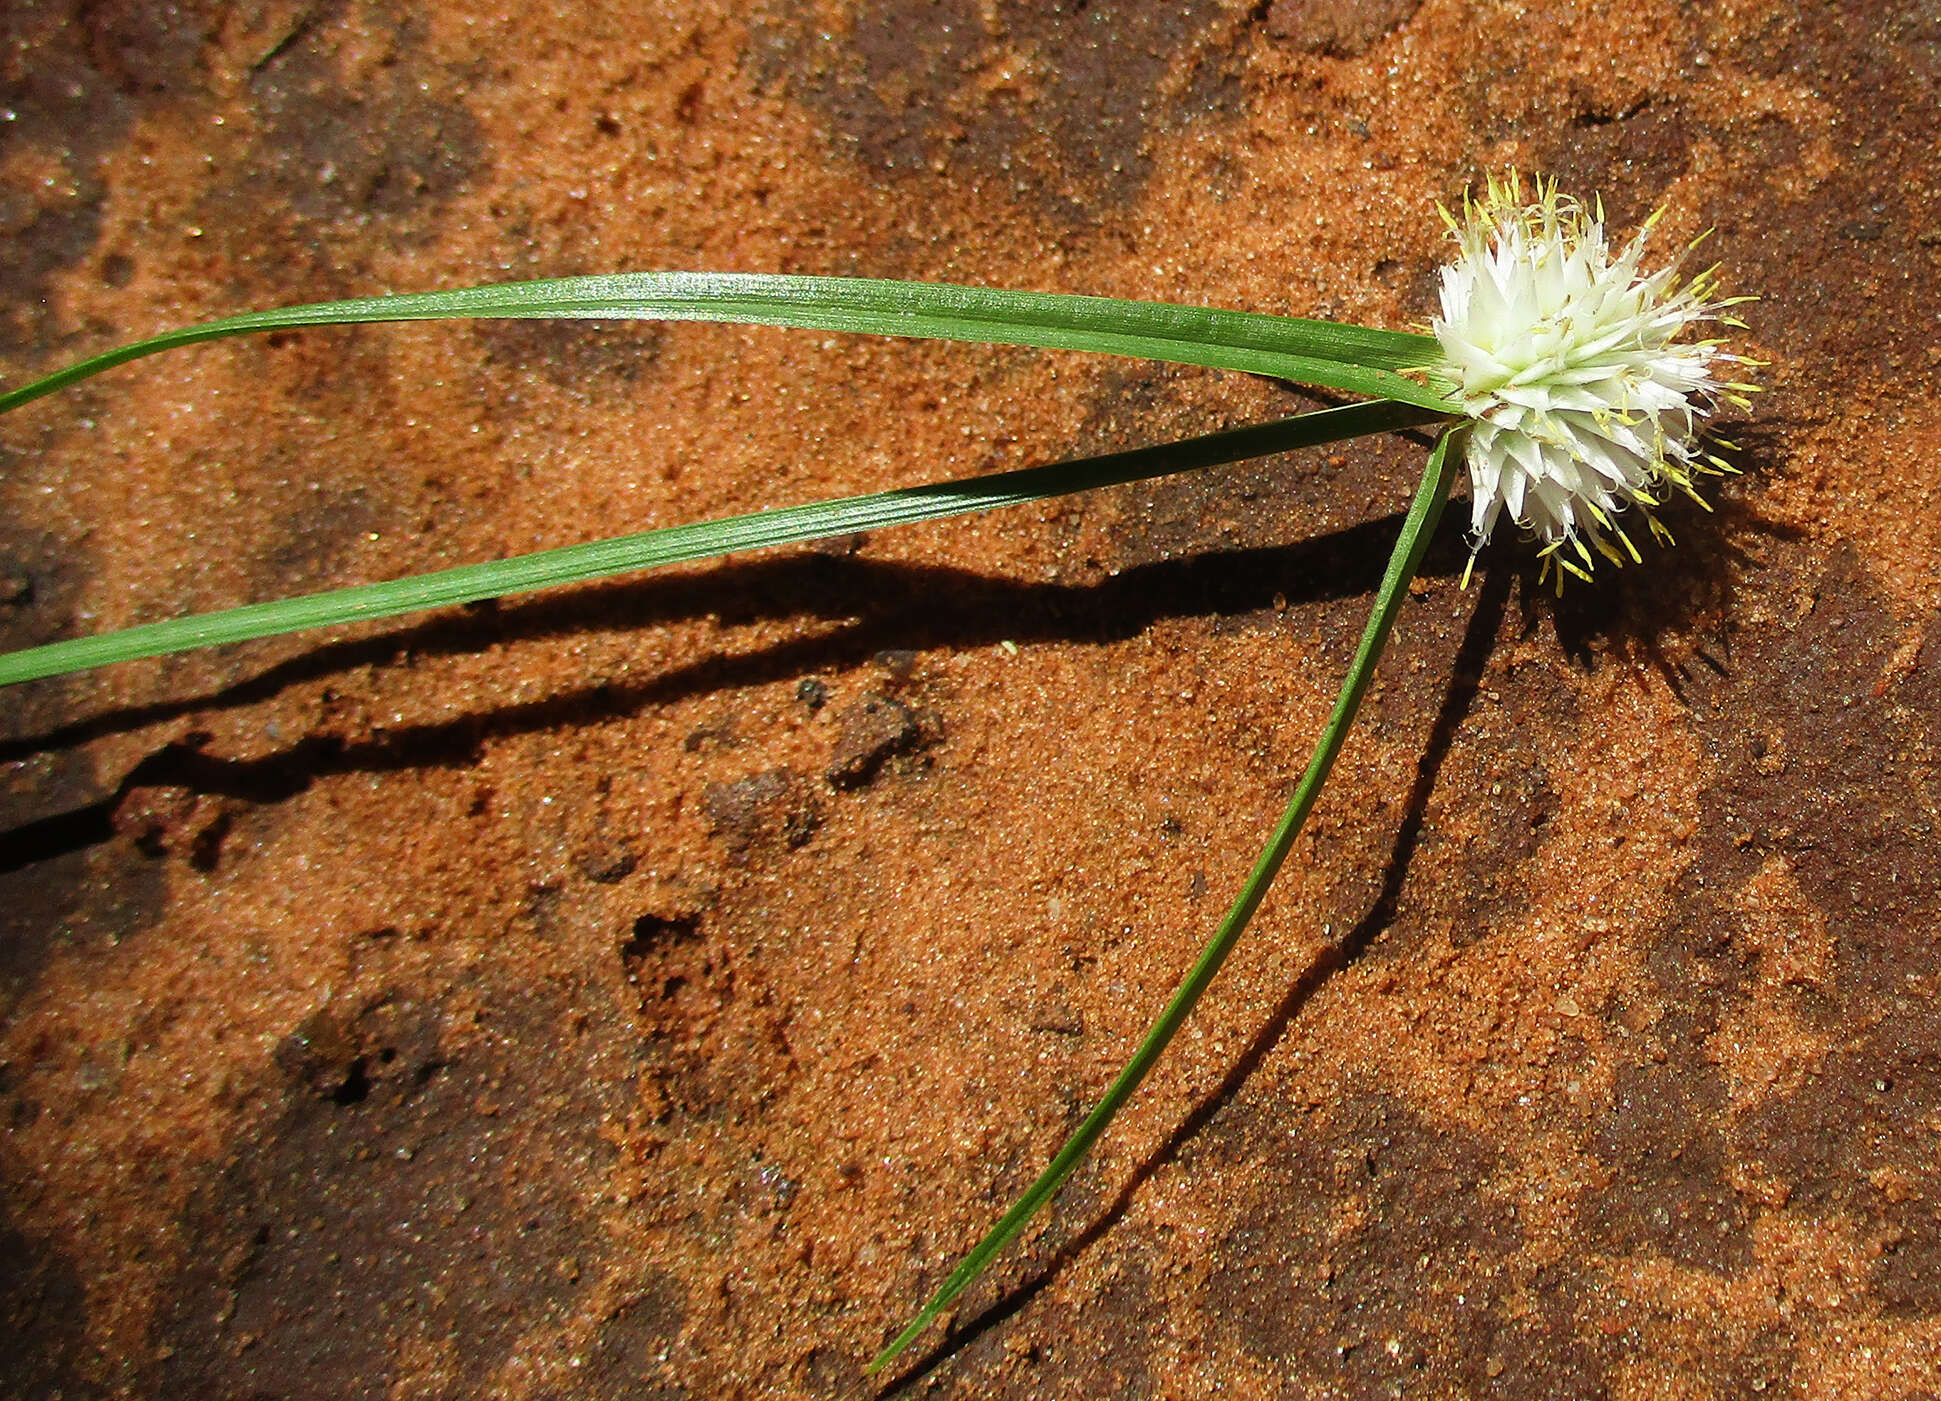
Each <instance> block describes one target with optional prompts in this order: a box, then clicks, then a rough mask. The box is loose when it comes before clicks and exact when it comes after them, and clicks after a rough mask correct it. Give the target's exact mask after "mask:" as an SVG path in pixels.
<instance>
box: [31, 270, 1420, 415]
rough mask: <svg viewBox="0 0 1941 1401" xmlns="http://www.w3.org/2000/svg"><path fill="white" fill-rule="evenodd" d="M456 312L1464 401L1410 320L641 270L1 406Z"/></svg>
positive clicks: (349, 304) (325, 314)
mask: <svg viewBox="0 0 1941 1401" xmlns="http://www.w3.org/2000/svg"><path fill="white" fill-rule="evenodd" d="M455 317H464V318H514V319H551V320H557V319H562V318H586V319H593V320H606V321H623V320H654V321H722V322H739V323H747V324H756V325H768V326H791V327H795V328H797V329H803V330H819V331H848V332H856V333H861V334H867V335H884V336H917V337H925V338H930V339H939V340H959V341H982V342H987V343H997V344H1006V345H1030V346H1038V347H1042V348H1044V349H1051V350H1086V351H1096V352H1099V353H1102V354H1108V355H1127V356H1134V357H1137V358H1142V359H1148V360H1165V361H1171V362H1173V363H1176V364H1184V365H1203V366H1206V367H1209V368H1212V369H1222V370H1243V371H1246V372H1249V373H1252V374H1260V375H1271V376H1274V377H1275V378H1278V379H1286V380H1293V381H1295V382H1297V383H1301V384H1313V385H1320V386H1322V387H1324V388H1328V389H1336V390H1340V391H1342V392H1343V393H1348V394H1361V395H1367V396H1370V397H1374V398H1385V399H1396V400H1400V401H1401V402H1403V403H1409V404H1418V405H1421V406H1422V407H1425V408H1432V409H1442V410H1450V411H1453V406H1452V405H1450V404H1449V403H1448V402H1447V401H1446V400H1445V399H1444V398H1443V396H1442V392H1441V389H1442V388H1446V386H1442V387H1438V386H1435V385H1431V384H1424V383H1419V382H1418V381H1417V380H1416V379H1412V378H1409V377H1407V376H1406V375H1403V374H1401V373H1399V371H1403V370H1414V369H1416V368H1418V367H1421V366H1426V365H1431V364H1434V363H1436V362H1437V360H1438V355H1437V351H1436V343H1435V341H1434V340H1432V339H1430V338H1428V337H1426V336H1418V335H1411V334H1408V333H1406V332H1402V331H1380V330H1372V329H1369V328H1367V327H1362V326H1344V325H1337V324H1335V323H1334V322H1331V321H1310V320H1304V319H1301V318H1298V317H1291V316H1267V315H1263V314H1261V313H1258V312H1243V311H1223V310H1220V309H1217V308H1212V307H1196V306H1181V305H1176V304H1173V303H1167V302H1134V301H1120V300H1115V299H1112V298H1107V297H1081V296H1072V295H1068V294H1064V293H1050V292H1012V291H1004V290H1000V289H997V288H986V287H962V286H956V285H953V284H950V283H934V282H887V281H880V280H877V279H872V278H848V277H784V276H770V275H767V274H761V273H721V272H635V273H614V274H607V275H601V276H593V277H564V278H551V279H547V280H544V281H538V282H505V283H496V284H491V285H487V286H482V287H465V288H459V289H455V290H451V291H443V292H415V293H408V294H405V295H401V296H392V297H364V298H358V299H355V300H351V301H339V302H318V303H313V304H310V305H306V306H293V307H280V308H277V309H275V310H271V311H253V312H247V313H244V314H243V315H240V316H228V317H224V318H222V319H221V320H218V321H207V322H204V323H202V324H201V325H198V326H187V327H183V328H181V329H179V330H174V331H168V332H165V333H163V334H161V335H158V336H152V337H150V338H148V339H146V340H141V341H136V342H134V343H132V344H129V345H124V346H120V347H118V348H116V349H114V350H110V351H106V352H104V353H103V354H100V355H96V356H94V357H92V358H91V359H87V360H83V361H81V362H80V363H78V364H75V365H70V366H68V367H67V368H66V369H63V370H60V371H57V372H56V373H54V374H51V375H48V376H47V377H46V378H44V379H41V380H37V381H35V382H34V383H31V384H27V385H23V386H21V387H20V388H18V389H15V390H12V391H10V392H8V393H6V394H0V413H5V412H7V411H8V410H10V409H14V408H18V407H19V406H20V405H22V404H25V403H28V402H30V401H32V400H34V399H38V398H41V397H42V396H43V395H47V394H52V393H53V392H55V391H56V390H58V389H61V388H64V387H65V386H67V385H70V384H73V383H75V382H77V381H79V380H83V379H87V378H89V377H91V376H93V375H97V374H100V373H101V372H102V371H104V370H109V369H113V368H114V367H115V366H117V365H124V364H126V363H128V362H129V361H131V360H137V359H140V358H142V357H143V356H147V355H154V354H157V353H159V352H161V351H164V350H169V349H173V348H175V347H178V346H185V345H194V344H197V343H199V342H202V341H211V340H221V339H223V338H225V337H229V336H241V335H248V334H251V333H254V332H262V331H278V330H290V329H293V328H297V327H305V326H331V325H346V324H352V323H364V322H377V321H428V320H444V319H449V318H455Z"/></svg>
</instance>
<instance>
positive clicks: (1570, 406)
mask: <svg viewBox="0 0 1941 1401" xmlns="http://www.w3.org/2000/svg"><path fill="white" fill-rule="evenodd" d="M1535 183H1536V188H1535V190H1534V195H1535V198H1534V200H1533V201H1531V202H1527V203H1526V202H1525V199H1524V192H1523V188H1522V182H1521V180H1520V179H1519V178H1518V176H1517V175H1515V174H1514V173H1512V174H1510V175H1509V176H1507V177H1505V178H1504V179H1501V180H1498V179H1497V178H1495V177H1494V176H1492V177H1491V178H1490V181H1489V187H1488V190H1487V192H1486V194H1485V195H1484V197H1483V198H1482V199H1481V200H1480V201H1473V200H1470V199H1469V198H1467V197H1465V198H1464V201H1463V218H1462V219H1461V221H1458V220H1457V219H1456V218H1455V217H1454V216H1452V215H1450V214H1449V212H1448V211H1447V210H1444V211H1443V218H1444V219H1445V220H1447V222H1448V224H1449V227H1450V231H1451V232H1452V233H1453V234H1454V235H1455V238H1456V243H1457V245H1458V246H1459V248H1460V249H1461V252H1460V253H1459V254H1458V256H1457V258H1456V260H1455V261H1454V262H1452V263H1450V264H1449V265H1448V266H1447V267H1445V268H1444V269H1443V270H1442V315H1440V316H1438V317H1437V318H1436V319H1435V323H1434V326H1433V330H1434V332H1435V337H1436V340H1437V341H1438V342H1440V343H1441V346H1442V355H1443V360H1444V364H1443V365H1442V366H1441V367H1440V369H1441V372H1442V373H1443V374H1445V375H1446V376H1447V377H1448V378H1449V379H1450V380H1451V381H1452V382H1453V383H1454V384H1455V386H1456V394H1455V397H1456V398H1457V399H1458V401H1459V402H1460V403H1461V404H1462V406H1463V408H1464V409H1465V410H1466V411H1467V412H1468V414H1469V416H1470V418H1471V419H1473V420H1474V426H1473V428H1472V429H1471V432H1470V435H1469V448H1468V454H1467V465H1468V468H1469V481H1470V489H1471V499H1472V508H1471V509H1472V515H1471V529H1472V534H1473V538H1472V544H1473V547H1474V550H1480V549H1481V548H1482V546H1483V545H1484V544H1485V543H1486V542H1487V541H1488V539H1489V535H1490V531H1491V530H1492V529H1493V528H1494V527H1495V525H1496V522H1497V519H1498V518H1499V517H1500V516H1502V515H1503V514H1505V513H1507V514H1508V515H1509V517H1510V519H1511V520H1512V521H1514V522H1516V524H1517V525H1518V526H1520V527H1522V528H1523V529H1525V530H1527V531H1529V532H1530V533H1531V534H1532V535H1534V536H1535V537H1536V538H1537V539H1538V540H1539V541H1540V542H1542V546H1543V555H1544V561H1545V566H1546V572H1548V568H1549V566H1551V565H1553V564H1554V565H1556V566H1558V568H1559V573H1558V584H1559V586H1561V584H1562V581H1563V573H1564V572H1569V573H1571V574H1575V575H1577V576H1579V577H1580V578H1587V577H1588V570H1589V569H1590V567H1591V566H1592V564H1593V563H1594V556H1593V554H1592V551H1593V550H1594V551H1596V553H1597V554H1600V555H1603V556H1604V557H1605V558H1606V559H1608V560H1610V561H1612V562H1613V563H1615V564H1622V563H1623V562H1624V559H1623V556H1622V555H1620V554H1619V553H1618V548H1617V545H1616V544H1614V543H1613V540H1615V541H1617V542H1619V543H1621V544H1622V546H1623V548H1624V551H1625V553H1626V554H1629V555H1630V557H1631V558H1632V560H1633V561H1637V560H1638V558H1639V556H1638V552H1637V549H1636V547H1635V546H1633V545H1632V543H1631V540H1630V537H1629V536H1627V535H1626V534H1625V532H1624V530H1623V528H1622V526H1621V525H1620V523H1619V522H1618V520H1617V517H1618V516H1619V515H1620V514H1621V513H1622V512H1624V511H1625V510H1627V509H1629V508H1634V507H1635V508H1636V509H1637V510H1638V512H1639V513H1640V514H1641V515H1642V516H1643V517H1644V519H1645V522H1646V524H1647V525H1648V526H1649V527H1650V529H1651V531H1652V533H1653V534H1654V535H1656V536H1659V537H1661V538H1669V537H1668V536H1667V535H1666V532H1665V530H1664V527H1663V526H1662V525H1660V524H1659V522H1658V520H1657V518H1656V517H1655V516H1654V515H1653V514H1652V511H1653V508H1654V507H1656V506H1658V505H1660V504H1661V503H1662V502H1663V501H1664V500H1665V499H1666V497H1667V496H1669V495H1670V494H1671V492H1673V491H1681V492H1684V493H1685V494H1687V495H1689V496H1691V497H1692V498H1693V499H1694V500H1699V498H1698V495H1697V493H1696V492H1695V491H1694V490H1693V489H1692V480H1693V477H1694V476H1695V475H1696V474H1700V473H1716V472H1719V471H1729V470H1731V469H1730V468H1729V467H1728V466H1727V465H1726V464H1725V463H1724V462H1723V461H1721V460H1720V459H1719V458H1717V457H1715V456H1712V455H1711V454H1710V453H1708V452H1706V451H1704V449H1703V448H1702V446H1701V444H1700V443H1699V441H1698V426H1699V422H1700V420H1702V419H1704V418H1705V417H1707V416H1708V415H1709V414H1710V413H1711V412H1712V410H1713V409H1714V407H1715V406H1716V404H1717V402H1718V400H1719V399H1720V398H1728V399H1731V400H1732V401H1733V402H1735V403H1740V404H1743V403H1744V402H1745V400H1744V399H1743V397H1742V396H1743V394H1744V393H1745V392H1748V391H1749V390H1750V389H1751V386H1749V385H1744V384H1737V383H1732V382H1729V381H1721V380H1719V379H1718V378H1717V377H1716V375H1715V373H1714V371H1715V368H1716V367H1717V366H1719V365H1721V364H1722V363H1740V364H1751V363H1754V362H1751V361H1747V360H1745V359H1744V357H1742V356H1738V355H1732V354H1729V353H1727V352H1726V351H1724V350H1722V349H1721V348H1720V346H1721V342H1719V341H1717V340H1713V339H1698V340H1682V341H1681V340H1680V339H1679V337H1680V335H1681V333H1683V332H1684V331H1685V330H1686V328H1687V327H1689V326H1692V325H1694V324H1695V323H1715V322H1722V323H1725V324H1728V325H1739V324H1740V323H1738V322H1736V321H1733V320H1731V318H1730V317H1727V316H1725V315H1724V314H1723V313H1724V312H1725V309H1726V308H1727V307H1730V306H1732V305H1734V304H1735V303H1737V302H1741V301H1746V300H1749V299H1748V298H1744V297H1733V298H1724V299H1720V298H1718V297H1717V296H1716V292H1717V283H1716V281H1715V280H1714V276H1713V270H1711V269H1707V270H1706V271H1705V272H1702V273H1700V274H1698V275H1697V276H1696V277H1693V278H1692V279H1691V280H1690V281H1681V280H1680V277H1679V270H1678V265H1677V263H1676V261H1674V262H1673V263H1672V264H1670V265H1669V266H1666V267H1662V268H1660V269H1658V270H1657V271H1656V272H1651V273H1645V272H1641V271H1640V270H1639V262H1640V260H1641V259H1642V258H1643V256H1644V249H1645V241H1646V239H1647V238H1648V237H1649V236H1650V233H1651V229H1652V226H1653V225H1654V224H1655V223H1656V222H1657V220H1658V215H1657V214H1654V215H1653V216H1652V217H1651V218H1650V219H1648V220H1646V221H1645V224H1644V227H1642V228H1641V229H1639V230H1638V232H1637V233H1636V234H1635V235H1634V236H1633V237H1632V239H1631V241H1630V242H1629V243H1627V244H1625V245H1624V247H1623V248H1622V250H1621V251H1619V252H1617V253H1616V254H1615V255H1613V253H1612V251H1611V248H1610V245H1609V244H1608V243H1607V241H1606V239H1605V234H1604V210H1603V206H1602V204H1601V202H1600V203H1599V205H1598V206H1597V208H1596V210H1595V211H1594V212H1590V211H1586V210H1585V209H1584V208H1583V207H1582V206H1580V205H1579V204H1577V203H1576V202H1575V201H1574V200H1571V199H1569V198H1567V197H1565V196H1561V195H1559V194H1558V193H1557V186H1556V183H1555V182H1554V181H1551V182H1545V181H1542V180H1539V181H1537V182H1535ZM1659 212H1660V213H1662V212H1663V211H1662V210H1660V211H1659ZM1699 504H1700V505H1704V502H1703V501H1702V500H1699ZM1474 550H1472V554H1471V559H1472V561H1473V559H1474Z"/></svg>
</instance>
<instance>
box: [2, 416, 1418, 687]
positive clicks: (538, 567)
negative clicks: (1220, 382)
mask: <svg viewBox="0 0 1941 1401" xmlns="http://www.w3.org/2000/svg"><path fill="white" fill-rule="evenodd" d="M1444 417H1445V415H1443V414H1440V413H1437V412H1434V411H1432V410H1429V409H1423V408H1418V407H1416V406H1413V405H1409V404H1400V403H1395V402H1392V401H1390V400H1376V401H1375V402H1373V403H1368V404H1350V405H1347V406H1346V407H1343V408H1338V409H1323V410H1321V411H1319V412H1317V413H1308V414H1300V415H1297V416H1296V417H1294V418H1287V419H1282V420H1280V421H1279V422H1276V423H1264V424H1258V425H1255V426H1254V427H1251V428H1237V429H1234V430H1232V431H1230V432H1226V433H1213V434H1209V435H1207V436H1205V437H1201V438H1192V439H1188V440H1187V441H1185V442H1182V443H1165V444H1161V445H1159V446H1157V447H1150V448H1139V449H1135V450H1134V451H1132V452H1118V453H1109V454H1106V455H1105V456H1102V457H1091V458H1083V459H1080V460H1078V461H1075V462H1055V463H1051V464H1048V465H1046V466H1043V467H1027V468H1025V469H1023V470H1021V471H1016V472H998V473H993V474H992V475H989V476H983V477H972V478H969V479H966V480H963V481H955V482H941V483H937V484H935V485H931V486H918V487H905V488H903V489H901V490H898V491H883V492H876V493H873V494H871V495H868V496H851V497H845V498H842V499H840V500H836V501H817V502H813V503H810V504H808V505H803V506H790V507H786V508H784V509H781V510H776V511H761V512H757V513H756V514H754V515H746V516H732V517H729V518H728V519H726V520H719V521H702V522H697V523H695V524H692V525H677V526H669V527H667V528H666V529H663V530H649V531H646V532H644V533H642V534H639V535H623V536H620V537H618V538H616V539H611V540H596V541H593V542H591V543H588V544H584V545H568V546H565V547H564V548H561V549H556V550H542V551H540V552H538V553H536V554H529V555H517V556H514V557H513V558H511V559H502V560H491V561H487V562H486V563H483V564H468V565H461V566H459V567H458V568H456V569H443V570H439V571H437V572H435V573H430V574H420V575H415V576H413V577H411V578H406V579H391V580H387V581H385V582H383V583H377V584H359V585H355V586H353V587H350V588H345V589H333V590H331V591H329V592H326V593H315V594H307V595H303V596H300V597H297V598H286V599H278V600H276V601H274V602H270V603H252V604H248V605H245V606H244V607H241V608H230V609H225V610H223V611H221V612H216V613H202V614H198V615H196V616H193V617H188V618H172V619H170V620H168V621H167V622H160V623H147V624H143V625H142V626H139V627H132V628H124V629H122V630H121V631H119V632H110V633H103V634H101V635H99V636H96V637H79V638H73V639H70V640H68V641H65V642H54V643H49V644H47V645H46V646H42V647H30V648H27V649H25V650H23V651H19V652H11V653H7V654H5V655H3V656H0V686H5V685H11V684H13V683H14V682H18V681H32V680H36V679H38V678H40V677H44V676H58V675H61V674H63V673H66V672H73V671H85V670H88V669H89V668H91V667H97V666H106V665H108V664H109V663H111V662H122V661H130V660H133V659H134V658H137V657H155V656H161V655H163V654H165V653H169V652H185V651H188V650H190V649H192V648H196V647H213V646H219V645H222V644H224V643H231V642H246V641H250V640H252V639H254V638H260V637H274V636H277V635H278V634H281V633H288V632H300V631H303V630H304V629H307V628H320V627H329V626H331V625H333V624H337V623H351V622H361V621H366V620H369V619H372V618H389V617H396V616H397V615H399V614H401V613H415V612H419V611H422V610H424V609H427V608H443V607H449V606H451V605H453V604H460V603H474V602H477V601H478V600H480V599H486V598H501V597H504V596H505V595H507V594H516V593H524V592H527V591H529V590H532V589H542V588H551V587H554V586H557V585H561V584H574V583H581V582H584V581H586V580H589V579H597V578H603V577H605V576H608V575H612V574H624V573H631V572H634V571H637V570H642V569H653V568H657V567H659V566H661V565H666V564H678V563H682V562H685V561H689V560H696V559H706V558H709V557H711V556H714V555H723V554H729V553H733V552H737V551H743V550H756V549H762V548H764V547H767V546H771V545H786V544H792V543H795V542H798V541H803V540H817V539H823V538H826V537H828V536H832V535H852V534H855V533H857V532H859V531H865V530H879V529H882V528H883V527H885V526H892V525H906V524H909V523H911V522H914V521H924V520H936V519H940V518H942V517H945V516H956V515H967V514H969V513H972V512H975V511H989V510H995V509H996V508H998V507H1000V506H1015V505H1019V504H1021V503H1024V502H1028V501H1036V500H1042V499H1043V498H1045V497H1047V496H1054V495H1062V494H1065V493H1068V492H1075V491H1090V490H1092V489H1094V488H1096V487H1102V486H1114V485H1118V484H1121V483H1125V482H1134V481H1141V480H1144V479H1146V478H1149V477H1158V476H1164V475H1166V474H1168V473H1172V472H1183V471H1188V470H1190V469H1193V468H1199V467H1212V466H1217V465H1219V464H1222V463H1227V462H1239V461H1242V460H1244V459H1246V458H1250V457H1263V456H1266V455H1267V454H1269V453H1276V452H1287V451H1290V450H1292V449H1294V448H1302V447H1313V446H1315V445H1317V444H1320V443H1333V442H1340V441H1342V440H1343V439H1346V438H1356V437H1361V436H1363V435H1365V434H1370V433H1386V432H1393V431H1394V430H1396V429H1400V428H1412V427H1419V426H1421V425H1423V424H1427V423H1436V422H1441V421H1442V420H1443V419H1444Z"/></svg>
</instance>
